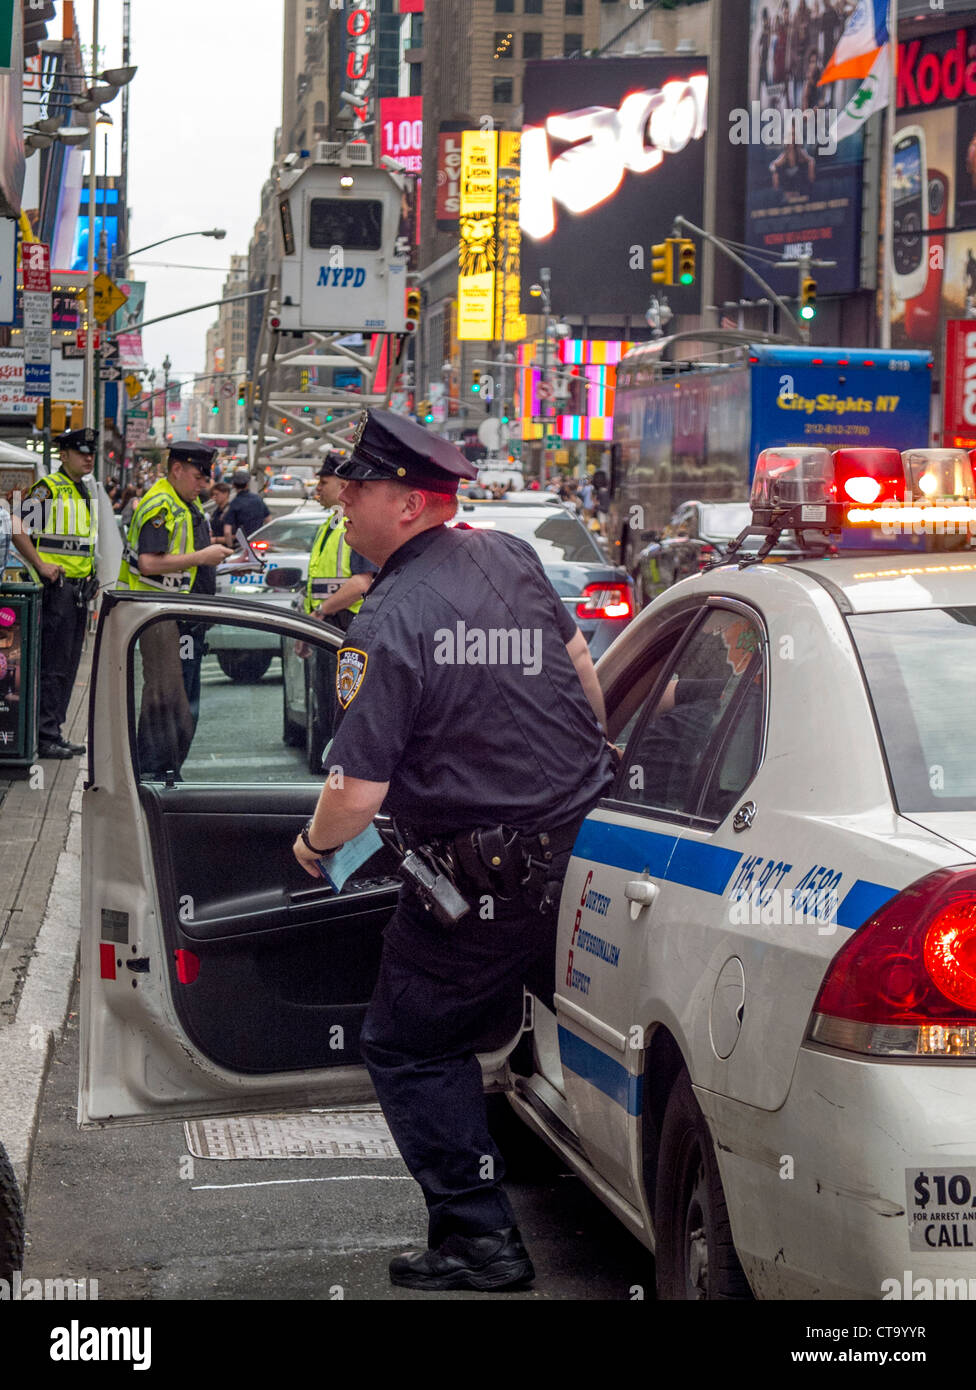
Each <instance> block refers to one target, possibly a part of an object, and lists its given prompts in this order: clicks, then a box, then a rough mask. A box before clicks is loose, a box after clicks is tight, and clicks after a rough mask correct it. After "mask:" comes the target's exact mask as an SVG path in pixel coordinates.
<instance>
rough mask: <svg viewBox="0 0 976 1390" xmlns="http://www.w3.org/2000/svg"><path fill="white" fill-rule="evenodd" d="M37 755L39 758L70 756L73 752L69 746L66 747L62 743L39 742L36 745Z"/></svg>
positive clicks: (72, 755)
mask: <svg viewBox="0 0 976 1390" xmlns="http://www.w3.org/2000/svg"><path fill="white" fill-rule="evenodd" d="M37 756H38V757H39V758H62V759H63V758H72V757H74V754H73V753H72V751H71V749H70V748H66V747H65V745H64V744H63V743H48V742H41V743H39V744H38V745H37Z"/></svg>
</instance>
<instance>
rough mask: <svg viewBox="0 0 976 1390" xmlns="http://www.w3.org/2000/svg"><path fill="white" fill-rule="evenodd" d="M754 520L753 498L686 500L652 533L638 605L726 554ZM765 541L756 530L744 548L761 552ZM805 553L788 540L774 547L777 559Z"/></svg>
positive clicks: (639, 568) (641, 562)
mask: <svg viewBox="0 0 976 1390" xmlns="http://www.w3.org/2000/svg"><path fill="white" fill-rule="evenodd" d="M751 520H752V511H751V510H750V507H749V503H748V502H697V501H691V502H683V503H682V504H681V506H680V507H679V508H678V509H677V511H676V512H675V513H674V515H673V516H672V518H671V520H670V521H669V522H668V524H667V526H665V528H664V530H663V531H662V532H661V533H660V535H651V534H650V533H649V534H648V542H647V544H646V545H645V546H644V549H643V550H642V551H641V552H640V554H639V555H638V556H637V561H636V564H635V566H634V585H635V587H636V590H637V601H638V607H640V608H643V607H644V605H645V604H647V603H650V601H651V600H652V599H654V598H657V596H658V594H663V593H664V591H665V589H669V588H670V587H671V585H672V584H677V582H678V580H679V579H686V578H687V577H688V576H689V575H692V574H700V573H701V572H702V570H704V569H705V568H706V566H708V565H710V564H712V563H713V562H714V561H716V560H719V559H721V558H722V556H723V555H724V554H725V552H726V551H727V550H728V548H729V545H730V543H731V542H732V541H733V540H734V539H735V538H736V536H738V535H739V534H740V533H741V532H742V531H744V530H745V528H746V527H747V526H748V525H749V523H750V521H751ZM760 544H761V542H760V540H759V538H758V537H756V536H750V537H749V538H748V539H747V540H746V542H745V545H744V547H743V548H744V549H745V550H746V551H751V552H752V553H753V554H755V552H756V551H757V550H758V549H759V546H760ZM799 553H800V552H799V551H798V550H797V547H796V546H795V545H790V544H788V543H785V542H784V543H781V544H780V545H777V546H776V548H775V550H774V551H773V554H774V556H775V557H776V559H782V558H786V557H787V556H790V555H792V556H793V557H794V558H796V556H797V555H798V554H799Z"/></svg>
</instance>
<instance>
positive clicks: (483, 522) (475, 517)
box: [457, 507, 607, 565]
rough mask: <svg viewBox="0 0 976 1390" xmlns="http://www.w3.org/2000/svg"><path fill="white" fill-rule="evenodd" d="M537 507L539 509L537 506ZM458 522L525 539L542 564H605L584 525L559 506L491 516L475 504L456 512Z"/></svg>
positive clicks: (487, 510)
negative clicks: (539, 511)
mask: <svg viewBox="0 0 976 1390" xmlns="http://www.w3.org/2000/svg"><path fill="white" fill-rule="evenodd" d="M540 510H541V508H540ZM457 519H458V521H466V522H467V523H468V525H469V526H486V527H489V528H490V529H492V530H495V531H505V532H507V533H508V535H510V536H519V537H521V539H522V540H523V541H528V543H529V545H531V546H532V548H533V550H534V551H535V553H536V554H537V555H538V557H539V559H540V560H541V561H542V563H543V564H544V565H564V564H584V565H597V564H602V565H605V564H606V563H607V562H606V560H605V559H604V557H603V555H602V554H601V553H600V549H599V547H598V546H597V544H596V542H595V541H593V540H592V539H591V537H590V533H589V531H587V529H586V527H585V526H584V525H583V524H582V523H581V522H579V521H577V520H576V518H575V517H573V516H570V515H569V513H568V512H565V511H563V509H562V508H561V507H560V508H558V509H556V508H554V509H553V512H552V513H550V512H546V513H545V515H544V516H540V515H539V513H538V512H536V511H534V510H533V511H532V512H531V513H530V512H529V511H526V514H525V515H524V516H521V515H519V516H513V515H512V512H509V513H508V514H507V515H506V516H497V515H495V516H493V515H492V512H491V509H490V508H487V507H486V508H482V507H478V508H477V510H476V511H474V512H468V511H465V510H463V508H462V509H461V510H459V511H458V514H457Z"/></svg>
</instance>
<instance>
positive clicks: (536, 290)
mask: <svg viewBox="0 0 976 1390" xmlns="http://www.w3.org/2000/svg"><path fill="white" fill-rule="evenodd" d="M539 281H540V283H539V284H538V285H532V286H531V288H530V289H529V294H531V295H532V297H533V299H541V300H542V309H543V313H544V314H545V329H544V332H543V336H542V380H543V381H544V382H545V385H546V392H545V394H544V395H543V396H542V462H541V464H540V467H539V482H540V483H544V482H545V481H546V469H547V466H548V465H547V460H546V451H547V449H548V446H549V395H548V390H549V322H550V319H551V317H552V272H551V271H550V268H549V266H547V265H544V266H542V268H541V269H540V271H539Z"/></svg>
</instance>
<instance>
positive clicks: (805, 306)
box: [800, 275, 817, 323]
mask: <svg viewBox="0 0 976 1390" xmlns="http://www.w3.org/2000/svg"><path fill="white" fill-rule="evenodd" d="M816 317H817V282H816V280H815V279H814V278H813V276H812V275H804V277H803V279H802V280H801V281H800V318H801V319H804V320H806V322H807V323H809V322H810V320H811V319H815V318H816Z"/></svg>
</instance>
